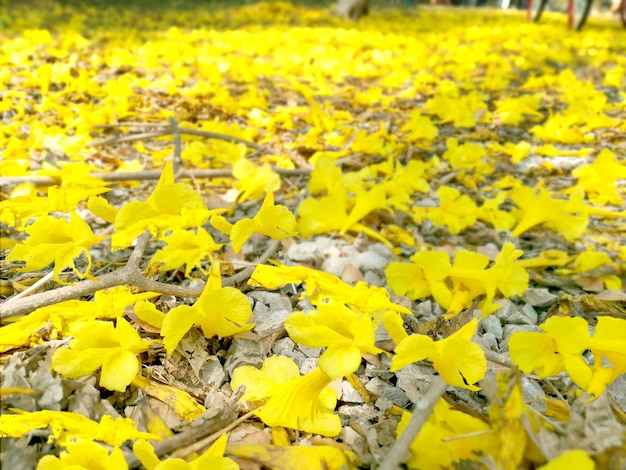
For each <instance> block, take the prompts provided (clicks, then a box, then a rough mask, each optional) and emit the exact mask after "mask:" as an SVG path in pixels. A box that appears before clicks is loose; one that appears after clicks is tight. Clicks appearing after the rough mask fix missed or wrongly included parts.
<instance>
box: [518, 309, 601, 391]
mask: <svg viewBox="0 0 626 470" xmlns="http://www.w3.org/2000/svg"><path fill="white" fill-rule="evenodd" d="M541 329H542V330H543V332H517V333H513V334H512V335H511V337H510V338H509V350H510V354H511V360H512V361H513V362H514V363H515V364H516V365H517V366H518V367H519V368H520V369H521V370H522V372H524V373H526V374H530V373H531V372H532V371H533V370H534V371H535V373H536V374H537V375H539V377H541V378H544V377H549V376H554V375H557V374H558V373H559V372H563V371H567V373H568V374H569V376H570V377H571V378H572V380H573V381H574V383H575V384H576V385H578V386H579V387H581V388H586V387H587V385H588V384H589V382H590V380H591V376H592V371H591V368H590V367H589V365H588V364H587V362H586V361H585V359H584V358H583V356H582V353H583V351H585V350H586V349H589V347H590V345H591V338H590V336H589V325H588V324H587V322H586V321H585V320H584V319H582V318H580V317H573V318H572V317H550V318H548V320H546V322H545V323H543V324H542V325H541Z"/></svg>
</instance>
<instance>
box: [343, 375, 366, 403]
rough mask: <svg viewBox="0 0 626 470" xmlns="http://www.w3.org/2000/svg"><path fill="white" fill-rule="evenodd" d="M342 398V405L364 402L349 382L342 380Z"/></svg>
mask: <svg viewBox="0 0 626 470" xmlns="http://www.w3.org/2000/svg"><path fill="white" fill-rule="evenodd" d="M341 390H342V396H341V401H343V402H344V403H364V402H365V400H364V399H363V397H362V396H361V394H360V393H359V392H357V391H356V390H355V389H354V387H353V386H352V385H350V382H348V381H347V380H344V381H342V382H341Z"/></svg>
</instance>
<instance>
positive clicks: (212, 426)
mask: <svg viewBox="0 0 626 470" xmlns="http://www.w3.org/2000/svg"><path fill="white" fill-rule="evenodd" d="M242 394H243V387H241V390H239V391H238V390H235V392H233V394H232V395H231V396H230V397H229V399H228V402H227V406H226V409H225V410H220V412H218V413H216V414H215V415H214V416H211V417H210V418H204V420H205V422H204V423H203V424H202V425H200V426H194V427H191V428H189V429H187V430H186V431H183V432H181V433H179V434H175V435H174V436H172V437H169V438H167V439H165V440H163V441H160V442H155V443H154V445H153V448H154V453H155V454H156V455H157V456H159V457H161V456H163V455H165V454H168V453H170V452H172V451H173V450H175V449H178V448H180V447H183V446H185V445H187V444H188V443H190V442H196V441H198V440H200V439H204V438H205V437H206V436H209V435H211V434H213V433H216V432H220V430H221V429H224V428H225V427H227V426H228V425H229V423H231V422H232V421H233V419H234V417H235V416H236V411H235V408H236V403H237V401H238V400H239V398H241V396H242ZM126 462H127V463H128V468H130V469H133V468H137V467H139V466H140V465H141V462H139V460H138V459H137V457H135V455H134V454H131V455H127V456H126Z"/></svg>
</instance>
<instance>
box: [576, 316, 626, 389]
mask: <svg viewBox="0 0 626 470" xmlns="http://www.w3.org/2000/svg"><path fill="white" fill-rule="evenodd" d="M624 338H626V320H624V319H623V318H613V317H604V316H601V317H598V324H597V325H596V328H595V331H594V333H593V336H592V337H591V342H590V344H589V349H591V352H592V353H593V357H594V365H593V375H592V377H591V381H590V382H589V385H588V386H587V389H586V390H587V393H589V394H591V395H595V396H596V397H597V396H600V395H601V394H602V393H603V392H604V390H605V389H606V387H607V385H610V384H611V383H613V381H614V380H615V379H616V378H618V377H619V376H620V375H622V374H625V373H626V341H624Z"/></svg>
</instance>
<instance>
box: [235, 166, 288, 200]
mask: <svg viewBox="0 0 626 470" xmlns="http://www.w3.org/2000/svg"><path fill="white" fill-rule="evenodd" d="M233 176H234V177H235V178H237V181H236V182H235V184H234V187H235V188H237V189H239V196H238V197H237V202H244V201H247V200H252V201H256V200H258V199H260V198H261V196H263V194H265V193H271V192H274V191H278V190H279V189H280V176H279V175H278V173H275V172H274V171H273V170H272V168H271V167H270V166H269V165H268V164H267V163H266V164H265V165H263V166H260V167H259V166H257V165H255V164H254V163H252V162H251V161H250V160H248V159H247V158H240V159H239V160H237V161H236V162H235V163H234V164H233Z"/></svg>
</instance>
